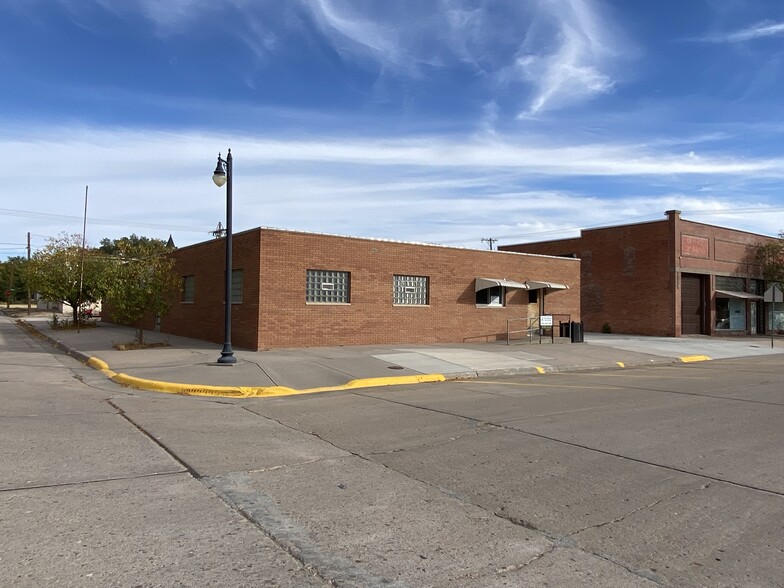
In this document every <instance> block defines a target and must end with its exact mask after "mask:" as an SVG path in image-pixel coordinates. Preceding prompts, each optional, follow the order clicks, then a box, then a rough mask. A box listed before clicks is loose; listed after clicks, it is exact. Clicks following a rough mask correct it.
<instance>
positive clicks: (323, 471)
mask: <svg viewBox="0 0 784 588" xmlns="http://www.w3.org/2000/svg"><path fill="white" fill-rule="evenodd" d="M314 481H317V482H316V483H314ZM208 482H209V483H210V484H211V485H212V486H213V487H214V488H215V490H216V491H217V492H218V493H219V494H220V495H221V496H223V497H224V498H225V499H226V500H227V501H229V502H230V503H231V504H234V505H235V506H236V507H237V508H239V509H241V510H242V511H243V512H244V513H246V514H247V515H248V516H249V517H251V518H252V519H253V520H254V521H256V522H257V523H258V524H260V525H261V526H262V528H265V529H267V531H268V532H269V533H270V534H271V535H274V536H275V537H276V538H277V539H278V541H280V542H281V543H283V544H284V545H287V546H288V547H289V549H291V550H292V552H294V553H297V554H299V555H300V557H301V558H302V559H303V560H304V561H305V563H306V564H308V565H310V566H312V567H313V568H314V569H315V570H316V571H318V572H319V573H320V574H321V575H323V576H325V577H328V578H330V579H331V580H332V581H333V582H334V583H335V584H336V585H340V586H356V587H360V586H381V585H391V586H446V585H452V586H466V585H477V578H482V579H483V578H486V577H488V576H492V575H495V574H499V573H502V571H503V570H508V569H516V568H517V567H519V566H523V565H525V564H527V563H529V562H530V561H532V560H534V559H535V558H537V557H539V556H540V555H542V554H543V553H545V552H546V551H548V550H549V549H550V547H551V544H550V542H549V541H548V540H546V539H545V538H544V537H542V536H541V535H539V534H537V533H534V532H532V531H530V530H528V529H525V528H523V527H521V526H519V525H514V524H511V523H509V522H508V521H506V520H503V519H500V518H498V517H495V516H493V515H492V514H490V513H487V512H486V511H484V510H482V509H479V508H476V507H474V506H471V505H469V504H465V503H463V502H461V501H459V500H454V499H453V498H449V497H448V496H445V495H444V494H443V493H442V492H439V491H438V490H437V489H435V488H433V487H430V486H428V485H427V484H421V483H418V482H415V481H412V480H410V479H408V478H406V477H405V476H401V475H400V474H398V473H396V472H393V471H391V470H389V469H387V468H385V467H383V466H381V465H379V464H376V463H371V462H368V461H366V460H363V459H361V458H358V457H347V458H344V459H340V460H323V461H319V462H314V463H310V464H302V465H298V466H293V467H286V468H279V469H276V470H272V471H267V472H258V473H252V474H231V475H228V476H224V477H220V478H211V479H210V480H208ZM478 583H479V584H483V582H482V581H479V582H478Z"/></svg>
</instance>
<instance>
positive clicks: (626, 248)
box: [501, 221, 674, 336]
mask: <svg viewBox="0 0 784 588" xmlns="http://www.w3.org/2000/svg"><path fill="white" fill-rule="evenodd" d="M501 249H503V250H511V251H521V252H528V253H550V254H553V255H566V254H576V255H577V256H578V257H579V258H580V260H581V276H580V285H581V312H582V318H583V322H584V323H585V330H586V331H589V332H599V331H601V330H602V327H603V326H604V325H605V324H607V325H609V326H610V328H611V329H612V331H613V332H614V333H628V334H641V335H662V336H665V335H673V334H674V332H673V324H674V316H673V307H672V291H671V288H670V284H669V272H668V271H667V267H668V255H670V250H669V249H668V226H667V222H666V221H658V222H653V223H643V224H638V225H625V226H621V227H608V228H602V229H593V230H586V231H583V232H582V237H580V238H574V239H563V240H557V241H546V242H542V243H525V244H520V245H509V246H504V247H502V248H501Z"/></svg>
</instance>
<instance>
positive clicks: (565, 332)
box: [558, 321, 572, 337]
mask: <svg viewBox="0 0 784 588" xmlns="http://www.w3.org/2000/svg"><path fill="white" fill-rule="evenodd" d="M558 328H559V335H558V336H559V337H571V333H572V329H571V325H570V324H569V323H562V322H561V321H558Z"/></svg>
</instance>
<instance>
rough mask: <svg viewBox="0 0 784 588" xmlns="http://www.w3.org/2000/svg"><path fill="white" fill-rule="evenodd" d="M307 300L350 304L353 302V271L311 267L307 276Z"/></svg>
mask: <svg viewBox="0 0 784 588" xmlns="http://www.w3.org/2000/svg"><path fill="white" fill-rule="evenodd" d="M305 302H318V303H323V304H348V303H350V302H351V273H350V272H341V271H334V270H313V269H309V270H307V272H306V277H305Z"/></svg>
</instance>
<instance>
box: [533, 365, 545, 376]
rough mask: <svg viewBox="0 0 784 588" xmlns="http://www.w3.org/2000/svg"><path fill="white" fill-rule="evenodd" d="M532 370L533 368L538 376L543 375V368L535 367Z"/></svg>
mask: <svg viewBox="0 0 784 588" xmlns="http://www.w3.org/2000/svg"><path fill="white" fill-rule="evenodd" d="M534 368H535V369H536V371H537V372H539V373H540V374H543V373H544V368H543V367H539V366H538V365H537V366H534Z"/></svg>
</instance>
